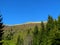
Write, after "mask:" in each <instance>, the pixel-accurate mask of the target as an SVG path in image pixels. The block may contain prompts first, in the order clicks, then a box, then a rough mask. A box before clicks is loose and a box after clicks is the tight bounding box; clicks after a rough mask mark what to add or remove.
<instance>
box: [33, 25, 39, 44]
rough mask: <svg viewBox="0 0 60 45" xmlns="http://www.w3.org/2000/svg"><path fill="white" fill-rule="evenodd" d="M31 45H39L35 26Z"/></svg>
mask: <svg viewBox="0 0 60 45" xmlns="http://www.w3.org/2000/svg"><path fill="white" fill-rule="evenodd" d="M33 45H39V31H38V27H37V26H35V28H34V32H33Z"/></svg>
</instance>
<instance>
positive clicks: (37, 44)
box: [0, 16, 60, 45]
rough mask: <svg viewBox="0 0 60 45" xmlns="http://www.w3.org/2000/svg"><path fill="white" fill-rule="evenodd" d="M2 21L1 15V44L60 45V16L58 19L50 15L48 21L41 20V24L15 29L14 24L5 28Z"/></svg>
mask: <svg viewBox="0 0 60 45" xmlns="http://www.w3.org/2000/svg"><path fill="white" fill-rule="evenodd" d="M2 21H3V20H2V17H1V16H0V45H60V16H58V18H57V19H53V17H52V16H48V20H47V22H44V21H41V23H40V25H39V26H38V25H35V26H34V27H33V28H32V27H30V28H26V29H25V30H22V29H16V30H14V29H13V28H15V27H13V26H10V29H8V30H5V28H4V27H7V26H5V25H4V24H3V22H2ZM3 25H4V26H3ZM32 26H33V25H32ZM2 28H3V29H2Z"/></svg>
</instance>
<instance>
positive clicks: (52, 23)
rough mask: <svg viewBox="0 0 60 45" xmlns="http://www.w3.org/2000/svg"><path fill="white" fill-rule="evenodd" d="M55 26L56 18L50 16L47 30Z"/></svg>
mask: <svg viewBox="0 0 60 45" xmlns="http://www.w3.org/2000/svg"><path fill="white" fill-rule="evenodd" d="M53 28H54V20H53V18H52V17H51V16H48V21H47V24H46V29H47V30H51V29H53Z"/></svg>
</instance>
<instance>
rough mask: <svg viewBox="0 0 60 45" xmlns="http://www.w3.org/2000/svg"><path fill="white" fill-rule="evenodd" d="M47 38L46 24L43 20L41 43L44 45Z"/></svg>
mask: <svg viewBox="0 0 60 45" xmlns="http://www.w3.org/2000/svg"><path fill="white" fill-rule="evenodd" d="M45 38H46V30H45V25H44V23H43V22H41V35H40V45H44V42H45V40H44V39H45Z"/></svg>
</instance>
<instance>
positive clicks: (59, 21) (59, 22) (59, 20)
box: [58, 16, 60, 30]
mask: <svg viewBox="0 0 60 45" xmlns="http://www.w3.org/2000/svg"><path fill="white" fill-rule="evenodd" d="M58 30H60V16H58Z"/></svg>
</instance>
